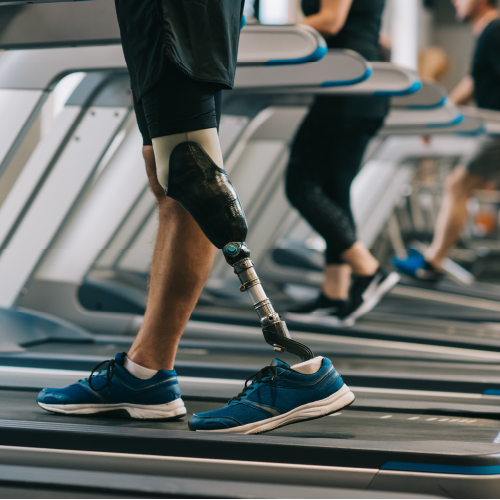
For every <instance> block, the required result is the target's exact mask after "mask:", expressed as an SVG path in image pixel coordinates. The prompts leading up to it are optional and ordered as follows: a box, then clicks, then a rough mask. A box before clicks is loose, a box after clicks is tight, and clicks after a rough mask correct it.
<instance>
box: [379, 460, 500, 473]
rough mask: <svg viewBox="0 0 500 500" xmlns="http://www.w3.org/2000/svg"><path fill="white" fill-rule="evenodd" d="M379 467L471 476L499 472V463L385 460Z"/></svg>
mask: <svg viewBox="0 0 500 500" xmlns="http://www.w3.org/2000/svg"><path fill="white" fill-rule="evenodd" d="M380 469H383V470H398V471H407V472H433V473H436V474H467V475H471V476H487V475H493V474H500V465H446V464H419V463H412V462H387V463H385V464H384V465H382V467H380Z"/></svg>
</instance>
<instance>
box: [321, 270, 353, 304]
mask: <svg viewBox="0 0 500 500" xmlns="http://www.w3.org/2000/svg"><path fill="white" fill-rule="evenodd" d="M350 284H351V266H349V265H348V264H328V265H327V266H326V267H325V281H324V283H323V294H324V295H325V296H326V297H328V298H329V299H332V300H347V297H348V296H349V286H350Z"/></svg>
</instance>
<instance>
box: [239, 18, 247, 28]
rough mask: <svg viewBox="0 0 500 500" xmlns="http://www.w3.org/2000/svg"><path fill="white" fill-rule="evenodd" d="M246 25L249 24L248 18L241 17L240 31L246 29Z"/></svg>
mask: <svg viewBox="0 0 500 500" xmlns="http://www.w3.org/2000/svg"><path fill="white" fill-rule="evenodd" d="M246 24H247V18H246V16H241V24H240V30H242V29H243V28H244V27H245V25H246Z"/></svg>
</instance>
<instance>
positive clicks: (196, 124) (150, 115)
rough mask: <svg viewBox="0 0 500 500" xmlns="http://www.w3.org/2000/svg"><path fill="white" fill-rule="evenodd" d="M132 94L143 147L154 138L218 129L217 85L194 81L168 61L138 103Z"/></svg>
mask: <svg viewBox="0 0 500 500" xmlns="http://www.w3.org/2000/svg"><path fill="white" fill-rule="evenodd" d="M132 96H133V99H134V109H135V115H136V118H137V125H138V126H139V130H140V131H141V134H142V138H143V144H144V146H151V145H152V144H153V142H152V141H151V139H154V138H156V137H164V136H166V135H173V134H181V133H183V132H193V131H195V130H203V129H207V128H215V127H217V130H219V123H220V116H221V107H222V91H221V89H220V85H217V84H214V83H209V82H200V81H198V80H194V79H193V78H191V77H189V76H187V75H186V74H184V73H183V72H182V71H181V70H180V69H179V68H177V66H176V65H175V64H174V63H172V62H170V61H167V63H166V68H165V70H164V71H163V73H162V76H161V78H160V80H159V81H158V82H157V83H156V84H155V85H153V87H151V88H150V89H149V90H148V91H146V92H145V93H144V95H143V96H142V99H141V100H140V102H137V99H136V96H135V94H134V93H133V92H132Z"/></svg>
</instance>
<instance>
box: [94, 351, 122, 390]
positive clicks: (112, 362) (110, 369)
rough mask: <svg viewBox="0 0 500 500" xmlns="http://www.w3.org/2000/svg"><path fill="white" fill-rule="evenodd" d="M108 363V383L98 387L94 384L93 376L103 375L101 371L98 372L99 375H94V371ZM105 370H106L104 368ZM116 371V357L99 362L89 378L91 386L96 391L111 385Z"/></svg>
mask: <svg viewBox="0 0 500 500" xmlns="http://www.w3.org/2000/svg"><path fill="white" fill-rule="evenodd" d="M106 363H108V366H107V370H106V383H105V384H104V385H103V386H102V387H99V388H98V389H97V388H95V387H93V386H92V377H95V376H99V375H101V372H98V373H97V375H94V373H95V372H96V371H97V370H98V369H99V368H100V367H101V366H102V365H104V364H106ZM103 371H104V370H103ZM115 373H116V361H115V360H114V359H107V360H106V361H103V362H102V363H99V364H98V365H97V366H96V367H95V368H94V369H93V370H92V372H91V374H90V377H89V378H88V381H89V387H90V388H91V389H92V390H93V391H96V392H99V391H102V390H103V389H105V388H106V387H109V386H110V385H111V379H112V378H113V376H114V375H115Z"/></svg>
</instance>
